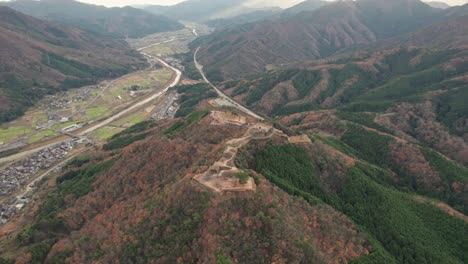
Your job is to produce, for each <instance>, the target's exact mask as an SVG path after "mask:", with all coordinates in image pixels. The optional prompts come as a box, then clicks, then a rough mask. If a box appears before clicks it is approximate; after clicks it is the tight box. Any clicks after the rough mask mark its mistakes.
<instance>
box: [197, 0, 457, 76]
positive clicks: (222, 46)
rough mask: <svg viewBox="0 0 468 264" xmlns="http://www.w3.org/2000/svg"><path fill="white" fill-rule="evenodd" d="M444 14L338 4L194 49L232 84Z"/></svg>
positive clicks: (378, 3)
mask: <svg viewBox="0 0 468 264" xmlns="http://www.w3.org/2000/svg"><path fill="white" fill-rule="evenodd" d="M446 12H449V11H448V10H447V11H444V10H442V9H435V8H432V7H430V6H428V5H427V4H425V3H423V2H421V1H419V0H398V1H383V0H359V1H338V2H334V3H330V4H327V5H324V6H322V7H320V8H319V9H317V10H315V11H305V12H300V13H297V14H295V15H289V16H288V15H286V16H279V17H278V18H276V19H274V20H268V21H261V22H256V23H250V24H244V25H240V26H237V27H233V28H229V29H226V30H221V31H219V32H216V33H214V34H211V35H209V36H207V37H205V38H202V39H200V40H199V41H197V42H195V43H193V45H192V47H193V48H196V47H198V46H201V50H200V53H199V55H200V61H201V63H202V64H203V65H206V67H207V68H208V69H213V70H214V69H216V70H219V71H220V72H221V74H222V75H223V76H224V77H227V78H236V77H239V76H244V75H248V74H253V73H259V72H264V71H265V70H268V69H271V67H273V66H276V65H284V64H287V63H291V62H297V61H304V60H310V59H319V58H325V57H328V56H331V55H334V54H335V53H337V52H340V51H343V50H345V49H347V48H350V47H359V46H365V45H368V44H372V43H375V42H377V41H380V40H384V39H387V38H391V37H395V36H397V35H401V34H406V33H409V32H413V31H415V30H418V29H420V28H423V27H426V26H428V25H430V24H432V23H435V22H439V21H441V20H444V19H447V16H446V14H447V13H446ZM450 12H451V11H450Z"/></svg>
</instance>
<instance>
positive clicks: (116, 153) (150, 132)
mask: <svg viewBox="0 0 468 264" xmlns="http://www.w3.org/2000/svg"><path fill="white" fill-rule="evenodd" d="M209 89H210V88H208V87H207V86H206V85H204V84H197V85H195V86H187V87H180V88H179V89H178V92H180V93H182V95H183V96H182V97H181V99H180V100H181V101H180V103H182V104H183V105H185V102H189V101H191V100H192V99H194V97H193V96H191V92H192V91H193V90H197V91H203V90H209ZM197 102H199V104H197V103H196V104H195V108H196V109H198V110H195V111H194V112H190V111H189V112H188V113H187V112H185V111H183V113H181V115H180V116H185V117H181V118H178V119H176V120H166V121H158V122H155V121H145V122H142V123H139V124H137V125H135V126H133V127H131V128H129V129H127V130H124V131H123V132H121V133H119V134H117V135H115V136H114V137H113V138H112V139H109V141H108V143H107V144H106V145H104V147H103V149H102V150H93V151H91V152H88V153H87V154H86V155H85V156H81V157H79V158H76V159H74V160H73V161H71V162H69V163H68V164H67V166H65V171H64V172H63V173H62V174H61V175H60V176H59V177H58V178H57V179H56V184H57V187H56V188H55V189H54V190H52V191H51V193H49V194H48V195H47V196H45V197H44V200H43V201H42V202H41V205H40V207H39V208H38V210H37V212H36V213H35V215H34V218H33V220H32V221H31V223H30V224H28V225H25V226H24V227H23V228H22V229H21V231H18V232H16V233H15V234H16V245H17V247H18V249H17V250H18V251H17V252H22V255H21V259H26V260H28V259H33V260H39V261H45V262H46V263H55V262H57V261H65V262H66V263H83V262H87V261H88V260H91V259H92V260H93V261H96V262H102V263H106V262H112V261H114V260H119V261H120V262H122V263H138V262H141V263H147V262H151V261H154V262H161V263H174V262H178V261H179V262H184V263H186V262H195V263H200V262H204V263H236V262H239V263H271V262H279V263H295V262H297V263H358V264H361V263H362V264H363V263H375V264H380V263H411V264H413V263H414V264H419V263H454V264H455V263H464V262H466V256H465V254H464V252H465V251H466V245H465V244H464V243H463V241H464V237H465V236H466V229H467V228H468V224H467V218H466V216H465V215H464V214H463V213H461V212H460V211H463V210H464V213H465V214H466V209H464V208H466V200H464V198H463V195H464V194H463V190H464V189H466V186H467V185H468V178H467V175H468V170H467V169H466V168H464V167H463V166H461V165H459V164H457V163H455V162H453V161H450V160H448V159H446V158H445V157H444V156H443V155H441V154H440V153H438V152H436V151H433V150H431V149H430V148H427V147H424V146H421V145H419V144H413V143H411V142H409V141H405V140H402V139H400V138H397V137H394V136H392V135H391V134H389V132H388V131H387V130H386V129H385V128H384V127H383V126H379V125H378V124H376V123H374V121H373V120H372V116H370V115H367V116H354V115H348V114H343V113H341V114H338V115H335V114H334V113H332V112H320V113H319V112H317V113H305V114H301V115H295V116H289V117H285V118H284V119H281V120H279V123H275V125H274V126H275V127H276V128H279V129H281V130H276V132H274V133H273V134H272V136H271V137H270V138H266V139H258V140H251V141H250V143H248V144H246V145H245V146H243V147H242V148H240V149H239V150H238V152H237V153H236V154H234V155H235V156H234V164H235V166H237V167H238V168H239V169H240V170H241V173H240V174H232V175H231V174H229V173H226V174H217V173H215V175H214V177H215V178H223V179H225V182H227V183H230V182H233V183H234V184H236V185H235V186H240V187H241V186H242V185H243V184H245V183H242V182H241V181H242V179H247V180H249V181H251V182H254V183H255V186H256V187H255V189H254V190H252V189H249V190H246V191H236V192H229V191H226V192H221V193H220V192H216V191H213V190H211V188H208V187H206V186H204V185H203V184H202V183H200V182H198V181H196V180H195V179H194V177H196V176H197V175H200V174H203V173H205V172H210V171H211V166H212V165H213V164H216V162H217V161H218V160H219V159H223V158H227V156H226V154H223V151H225V150H226V146H227V145H229V144H230V143H229V142H231V144H233V143H235V142H238V143H240V142H242V141H244V140H245V137H244V135H245V133H246V132H247V131H248V127H247V126H248V125H247V124H239V123H238V124H229V123H228V122H222V120H219V119H218V118H217V117H216V116H218V115H214V114H210V110H216V111H218V113H219V111H222V112H224V114H223V115H225V116H230V115H231V116H233V117H236V119H237V118H239V117H241V116H242V115H243V114H242V113H239V112H237V111H236V110H235V109H229V108H226V107H224V108H221V107H220V108H217V109H212V107H210V106H209V105H210V104H208V103H207V102H206V101H205V100H204V99H203V98H198V99H197ZM192 106H193V104H192ZM207 106H208V107H209V108H208V109H206V107H207ZM245 118H246V121H248V122H249V123H250V122H253V123H255V122H256V121H255V120H253V119H250V118H249V117H245ZM238 120H240V119H238ZM257 126H258V125H257ZM263 126H271V124H270V125H268V124H263ZM296 133H297V134H303V135H305V139H304V137H301V138H300V140H297V138H296V137H294V136H295V135H296ZM294 142H295V143H294ZM234 146H235V145H231V148H232V147H234ZM234 164H232V165H228V166H234ZM241 176H242V177H241ZM224 177H225V178H224ZM243 177H246V178H243ZM215 186H216V185H215ZM221 186H222V184H221ZM447 203H448V204H450V205H451V206H452V207H451V206H449V205H447ZM456 209H458V210H460V211H457V210H456ZM8 254H9V256H12V255H14V254H15V253H14V252H8ZM7 263H8V262H7Z"/></svg>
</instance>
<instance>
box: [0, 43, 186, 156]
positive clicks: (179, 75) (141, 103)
mask: <svg viewBox="0 0 468 264" xmlns="http://www.w3.org/2000/svg"><path fill="white" fill-rule="evenodd" d="M141 53H142V54H143V55H144V56H146V57H147V58H148V61H150V63H152V62H151V60H153V59H154V60H157V61H159V62H160V63H161V64H162V65H164V66H165V67H167V68H169V69H171V70H172V71H174V72H175V73H176V77H175V78H174V81H173V82H172V83H170V84H169V85H167V86H166V87H165V88H164V89H163V90H162V91H160V92H157V93H155V94H153V95H151V96H150V97H147V98H145V99H143V100H142V101H139V102H136V103H134V104H133V105H131V106H129V107H128V108H126V109H123V110H122V111H120V112H118V113H116V114H114V115H112V116H110V117H108V118H107V119H105V120H103V121H100V122H99V123H97V124H95V125H93V126H92V127H90V128H88V129H86V130H84V131H82V132H80V133H78V134H77V136H81V137H83V136H86V135H87V134H89V133H91V132H93V131H95V130H97V129H99V128H101V127H104V126H106V125H108V124H110V123H112V122H113V121H115V120H117V119H119V118H120V117H122V116H124V115H126V114H128V113H130V112H132V111H134V110H136V109H138V108H140V107H142V106H144V105H145V104H148V103H150V102H151V101H153V100H155V99H157V98H158V97H160V96H161V95H163V94H164V93H165V92H167V91H168V90H169V89H170V88H173V87H175V86H176V85H177V84H178V83H179V82H180V80H181V78H182V72H181V71H180V70H179V69H177V68H174V67H172V66H171V65H169V64H168V63H166V62H165V61H163V60H161V59H159V58H155V57H153V56H151V55H149V54H146V53H144V52H141ZM125 76H128V75H125ZM125 76H122V77H119V78H117V79H115V80H113V81H111V82H110V83H113V82H115V81H116V80H119V79H121V78H123V77H125ZM67 140H69V139H66V140H61V141H57V142H54V143H51V144H47V145H44V146H40V147H37V148H34V149H30V150H26V151H23V152H20V153H17V154H14V155H11V156H8V157H4V158H0V164H4V163H9V162H13V161H15V160H19V159H21V158H24V157H27V156H29V155H32V154H34V153H36V152H39V151H41V150H43V149H46V148H48V147H51V146H53V145H56V144H59V143H62V142H65V141H67Z"/></svg>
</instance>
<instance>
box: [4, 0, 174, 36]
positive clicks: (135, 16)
mask: <svg viewBox="0 0 468 264" xmlns="http://www.w3.org/2000/svg"><path fill="white" fill-rule="evenodd" d="M0 5H5V6H9V7H11V8H13V9H15V10H18V11H20V12H23V13H25V14H28V15H31V16H34V17H37V18H40V19H45V20H48V21H52V22H57V23H61V24H65V25H69V26H73V27H77V28H80V29H83V30H86V31H89V32H93V33H97V34H105V35H112V36H116V37H121V38H125V37H130V38H138V37H142V36H145V35H148V34H152V33H157V32H163V31H172V30H177V29H181V28H183V25H181V24H180V23H179V22H177V21H175V20H172V19H169V18H167V17H165V16H162V15H155V14H151V13H149V12H145V11H144V10H141V9H137V8H133V7H124V8H118V7H115V8H106V7H104V6H96V5H90V4H85V3H81V2H78V1H74V0H41V1H35V0H19V1H11V2H0Z"/></svg>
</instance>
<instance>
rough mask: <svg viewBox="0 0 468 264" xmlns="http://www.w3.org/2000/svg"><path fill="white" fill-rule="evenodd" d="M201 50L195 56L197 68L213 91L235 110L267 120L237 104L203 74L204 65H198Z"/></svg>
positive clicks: (196, 51)
mask: <svg viewBox="0 0 468 264" xmlns="http://www.w3.org/2000/svg"><path fill="white" fill-rule="evenodd" d="M199 50H200V47H198V48H197V50H195V53H194V54H193V61H194V62H195V66H196V67H197V69H198V71H199V72H200V74H201V76H202V77H203V80H204V81H205V82H206V83H207V84H208V85H210V86H211V87H212V88H213V89H215V91H216V93H217V94H218V96H219V97H221V99H224V100H225V101H227V102H229V103H230V104H231V105H232V106H234V107H235V108H237V109H239V110H241V111H242V112H244V113H246V114H248V115H250V116H253V117H255V118H257V119H258V120H261V121H263V120H265V118H263V117H261V116H260V115H257V114H256V113H254V112H253V111H252V110H249V109H248V108H246V107H244V106H242V105H240V104H239V103H237V102H236V101H234V99H232V98H231V97H229V96H227V95H226V94H224V93H223V92H222V91H221V90H219V89H218V87H216V86H215V85H214V84H212V83H211V82H210V80H208V78H206V76H205V73H204V72H203V65H201V64H200V63H198V61H197V56H198V51H199Z"/></svg>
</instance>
